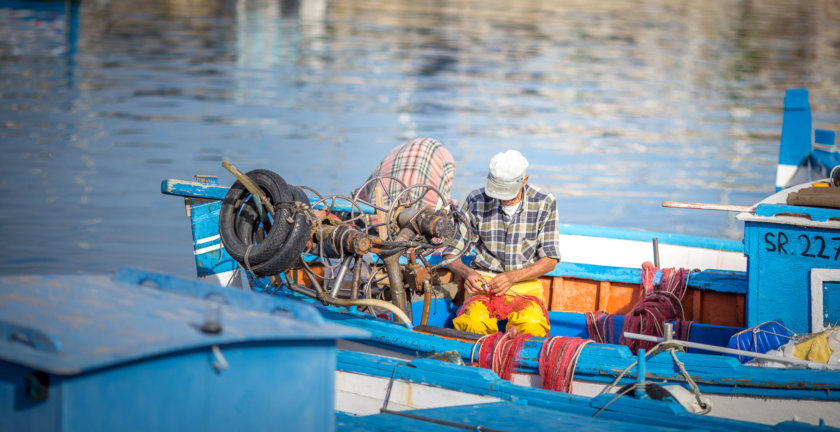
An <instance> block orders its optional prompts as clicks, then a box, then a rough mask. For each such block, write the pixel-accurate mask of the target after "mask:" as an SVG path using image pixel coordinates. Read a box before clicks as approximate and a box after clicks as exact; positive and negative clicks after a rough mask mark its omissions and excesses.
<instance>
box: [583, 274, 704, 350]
mask: <svg viewBox="0 0 840 432" xmlns="http://www.w3.org/2000/svg"><path fill="white" fill-rule="evenodd" d="M657 271H659V269H657V268H656V267H655V266H654V265H653V264H651V263H649V262H646V263H644V264H642V283H641V285H642V290H643V294H642V298H641V299H640V300H639V301H638V302H637V303H636V304H635V305H634V306H633V309H632V310H630V312H629V313H627V314H626V315H624V325H623V326H622V328H621V331H620V332H616V328H615V327H616V326H615V316H614V315H610V314H606V313H603V312H601V311H598V312H594V313H592V312H590V313H587V314H586V327H587V330H588V332H589V337H590V338H591V339H593V340H594V341H596V342H600V343H613V344H615V343H617V344H621V345H627V346H628V347H629V348H630V351H631V352H633V353H634V354H636V353H637V352H638V350H639V349H646V350H647V349H650V348H651V347H653V346H654V345H656V342H648V341H639V340H635V339H625V338H624V337H623V336H622V335H623V334H624V332H631V333H639V334H645V335H650V336H657V337H662V335H663V323H664V322H665V321H673V322H674V335H675V336H676V337H677V338H678V339H688V334H689V332H690V330H691V323H690V322H688V321H684V320H683V319H682V318H683V308H682V299H683V297H684V296H685V291H686V283H687V282H688V270H685V269H679V270H675V269H663V270H662V277H661V279H660V282H659V285H654V284H653V282H654V276H655V275H656V272H657ZM616 333H618V335H616ZM616 336H617V337H616Z"/></svg>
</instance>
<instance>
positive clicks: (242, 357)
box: [0, 272, 365, 431]
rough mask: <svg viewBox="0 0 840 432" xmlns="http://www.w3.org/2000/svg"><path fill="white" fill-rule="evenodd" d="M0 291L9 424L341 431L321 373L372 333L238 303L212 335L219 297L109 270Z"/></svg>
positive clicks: (2, 425)
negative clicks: (210, 322) (343, 348)
mask: <svg viewBox="0 0 840 432" xmlns="http://www.w3.org/2000/svg"><path fill="white" fill-rule="evenodd" d="M138 273H139V272H138ZM124 276H125V275H124ZM124 279H125V277H124ZM137 280H138V282H140V281H142V280H146V281H152V280H154V278H153V277H152V276H150V275H146V277H143V278H142V279H141V278H139V277H138V278H137ZM158 280H161V279H158ZM194 284H198V283H194ZM189 285H192V284H189V283H185V284H184V286H189ZM193 286H195V285H193ZM209 291H211V290H206V291H205V293H206V292H209ZM0 293H2V294H0V322H2V323H3V325H2V333H0V335H2V339H0V430H3V431H6V430H8V431H17V430H44V431H91V430H119V431H149V430H207V431H229V430H240V429H242V430H273V429H276V428H277V427H278V425H283V427H284V428H289V430H306V431H325V430H326V431H329V430H333V429H334V416H333V413H334V408H333V407H334V403H333V398H334V392H335V382H334V374H333V373H324V371H334V370H335V342H336V340H337V339H338V338H342V337H351V338H352V337H357V336H360V335H364V334H365V332H363V331H359V330H357V329H352V328H347V327H341V326H337V325H335V324H333V323H327V322H323V320H321V321H318V320H310V321H300V320H298V319H295V318H293V317H292V316H290V315H289V314H277V313H265V312H266V310H265V309H263V310H254V309H251V308H243V307H238V306H235V305H232V304H231V303H230V302H228V303H226V304H224V305H222V306H221V310H220V317H221V320H220V324H221V331H220V332H218V333H207V332H205V331H202V327H203V324H204V323H205V316H206V315H205V314H206V312H207V311H208V310H211V311H212V310H214V306H219V305H220V303H219V302H218V301H217V300H216V299H210V300H207V299H204V298H203V296H183V295H177V294H174V293H172V292H167V291H166V290H161V289H155V288H154V287H147V286H140V285H138V284H129V283H126V282H124V281H119V280H112V279H109V278H107V277H104V276H26V277H6V278H2V279H0ZM193 294H203V293H202V292H200V291H197V292H194V293H193ZM240 294H245V293H242V292H240ZM273 300H274V301H273V302H272V303H273V305H272V306H273V307H272V308H271V309H269V310H271V311H274V310H282V308H284V306H286V305H288V304H289V303H290V302H289V300H288V299H273ZM250 305H251V306H253V305H254V303H251V304H250ZM294 307H297V308H304V307H305V308H309V309H312V308H311V306H308V305H299V304H298V305H296V306H294ZM214 350H215V351H217V352H218V353H216V352H214ZM219 353H220V354H219ZM220 356H221V357H220ZM222 357H223V358H224V360H222ZM222 364H225V365H226V366H220V365H222ZM35 384H37V385H35ZM254 407H259V409H260V413H259V415H255V414H254V412H253V409H254ZM263 410H266V412H262V411H263Z"/></svg>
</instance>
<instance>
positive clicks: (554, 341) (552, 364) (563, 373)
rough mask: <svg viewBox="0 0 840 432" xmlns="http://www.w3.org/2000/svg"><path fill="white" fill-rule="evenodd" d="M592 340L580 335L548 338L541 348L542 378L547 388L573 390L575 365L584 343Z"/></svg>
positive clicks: (565, 391) (568, 391)
mask: <svg viewBox="0 0 840 432" xmlns="http://www.w3.org/2000/svg"><path fill="white" fill-rule="evenodd" d="M590 342H592V341H591V340H589V339H582V338H579V337H563V336H557V337H553V338H550V339H546V340H545V341H544V342H543V345H542V348H541V349H540V366H539V368H540V378H542V383H543V388H544V389H546V390H555V391H561V392H564V393H571V392H572V381H573V380H574V376H575V366H576V365H577V359H578V357H580V352H581V351H582V350H583V347H584V345H586V344H588V343H590Z"/></svg>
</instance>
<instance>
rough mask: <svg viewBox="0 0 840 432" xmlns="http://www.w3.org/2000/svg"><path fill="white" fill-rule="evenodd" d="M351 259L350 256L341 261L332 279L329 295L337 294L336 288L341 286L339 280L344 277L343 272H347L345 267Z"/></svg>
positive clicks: (334, 295)
mask: <svg viewBox="0 0 840 432" xmlns="http://www.w3.org/2000/svg"><path fill="white" fill-rule="evenodd" d="M352 259H353V257H352V256H348V257H346V258H344V261H342V263H341V267H339V268H338V273H337V274H336V276H335V279H333V287H332V291H330V295H331V296H333V297H336V296H338V289H339V288H341V280H342V279H344V274H345V273H347V267H349V266H350V260H352Z"/></svg>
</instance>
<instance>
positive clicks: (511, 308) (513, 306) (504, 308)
mask: <svg viewBox="0 0 840 432" xmlns="http://www.w3.org/2000/svg"><path fill="white" fill-rule="evenodd" d="M531 302H534V303H536V304H538V305H540V308H541V309H542V312H543V316H545V322H548V309H546V308H545V305H544V304H543V302H542V300H540V299H539V298H538V297H535V296H530V295H524V294H516V293H509V294H505V295H503V296H494V295H488V294H476V295H474V296H472V297H470V298H468V299H467V300H465V301H464V304H463V305H461V308H460V309H458V314H457V316H460V315H462V314H463V313H464V311H465V310H467V306H469V305H471V304H473V303H483V304H484V306H486V307H487V311H488V312H490V317H491V318H496V319H499V320H503V319H507V317H508V316H509V315H510V314H511V313H513V312H519V311H521V310H522V309H524V308H526V307H527V306H528V305H529V304H530V303H531Z"/></svg>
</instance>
